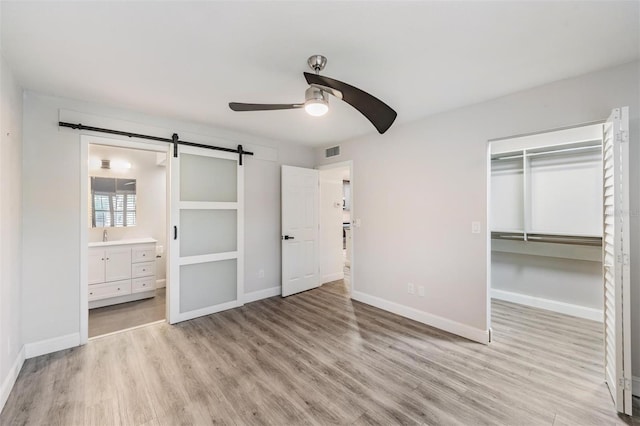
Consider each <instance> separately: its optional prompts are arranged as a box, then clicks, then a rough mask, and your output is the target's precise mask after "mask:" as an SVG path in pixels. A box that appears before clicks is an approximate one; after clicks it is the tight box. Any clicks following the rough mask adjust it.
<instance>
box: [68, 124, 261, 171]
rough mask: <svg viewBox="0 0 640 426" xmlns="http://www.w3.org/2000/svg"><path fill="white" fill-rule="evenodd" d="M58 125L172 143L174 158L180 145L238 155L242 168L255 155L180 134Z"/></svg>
mask: <svg viewBox="0 0 640 426" xmlns="http://www.w3.org/2000/svg"><path fill="white" fill-rule="evenodd" d="M58 125H59V126H60V127H69V128H71V129H75V130H90V131H92V132H100V133H108V134H110V135H119V136H127V137H130V138H139V139H147V140H152V141H158V142H167V143H172V144H173V156H174V157H177V156H178V145H185V146H194V147H197V148H205V149H213V150H215V151H224V152H233V153H236V154H238V158H239V164H240V165H241V166H242V156H243V155H253V152H250V151H245V150H244V149H242V145H238V148H236V149H233V148H224V147H220V146H211V145H204V144H201V143H195V142H187V141H181V140H179V139H178V134H177V133H174V134H173V136H172V137H171V139H169V138H160V137H157V136H149V135H143V134H140V133H131V132H123V131H121V130H113V129H104V128H101V127H92V126H85V125H83V124H80V123H78V124H74V123H66V122H64V121H59V122H58Z"/></svg>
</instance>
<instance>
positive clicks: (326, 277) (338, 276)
mask: <svg viewBox="0 0 640 426" xmlns="http://www.w3.org/2000/svg"><path fill="white" fill-rule="evenodd" d="M341 279H344V271H342V272H335V273H333V274H327V275H323V276H322V277H321V278H320V283H321V284H326V283H330V282H331V281H337V280H341Z"/></svg>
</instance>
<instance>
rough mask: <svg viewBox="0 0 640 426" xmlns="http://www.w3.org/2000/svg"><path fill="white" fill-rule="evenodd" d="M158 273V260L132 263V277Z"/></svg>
mask: <svg viewBox="0 0 640 426" xmlns="http://www.w3.org/2000/svg"><path fill="white" fill-rule="evenodd" d="M155 274H156V262H155V261H153V262H142V263H134V264H133V265H131V277H132V278H140V277H148V276H150V275H155Z"/></svg>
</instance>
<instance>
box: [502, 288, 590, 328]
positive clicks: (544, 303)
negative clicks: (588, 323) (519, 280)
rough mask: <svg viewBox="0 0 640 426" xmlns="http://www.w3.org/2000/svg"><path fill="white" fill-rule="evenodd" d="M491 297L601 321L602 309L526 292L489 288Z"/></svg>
mask: <svg viewBox="0 0 640 426" xmlns="http://www.w3.org/2000/svg"><path fill="white" fill-rule="evenodd" d="M491 297H492V298H494V299H499V300H506V301H507V302H513V303H518V304H520V305H525V306H531V307H533V308H540V309H546V310H548V311H553V312H558V313H561V314H565V315H572V316H574V317H578V318H584V319H588V320H592V321H599V322H602V318H603V314H602V309H594V308H587V307H585V306H580V305H573V304H571V303H565V302H558V301H557V300H551V299H543V298H542V297H534V296H529V295H527V294H521V293H513V292H510V291H505V290H498V289H495V288H493V289H491Z"/></svg>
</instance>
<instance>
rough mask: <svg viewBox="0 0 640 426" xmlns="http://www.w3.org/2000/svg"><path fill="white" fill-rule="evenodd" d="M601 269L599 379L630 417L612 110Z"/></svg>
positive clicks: (624, 111)
mask: <svg viewBox="0 0 640 426" xmlns="http://www.w3.org/2000/svg"><path fill="white" fill-rule="evenodd" d="M602 151H603V153H602V154H603V155H602V159H603V161H602V163H603V176H604V181H603V195H604V196H603V204H604V206H603V207H604V209H603V213H604V215H603V220H604V235H603V241H602V253H603V259H602V265H603V275H604V294H605V296H604V355H605V357H604V365H605V380H606V382H607V385H608V386H609V390H610V392H611V396H612V397H613V401H614V403H615V405H616V409H617V410H618V411H619V412H621V413H626V414H629V415H630V414H631V410H632V408H631V311H630V300H629V299H630V297H631V292H630V287H631V285H630V284H631V283H630V265H629V263H630V261H631V259H630V256H629V247H630V244H629V155H628V154H629V109H628V108H627V107H624V108H616V109H614V110H613V111H612V113H611V116H610V117H609V119H608V120H607V122H606V123H605V124H604V134H603V144H602Z"/></svg>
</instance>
